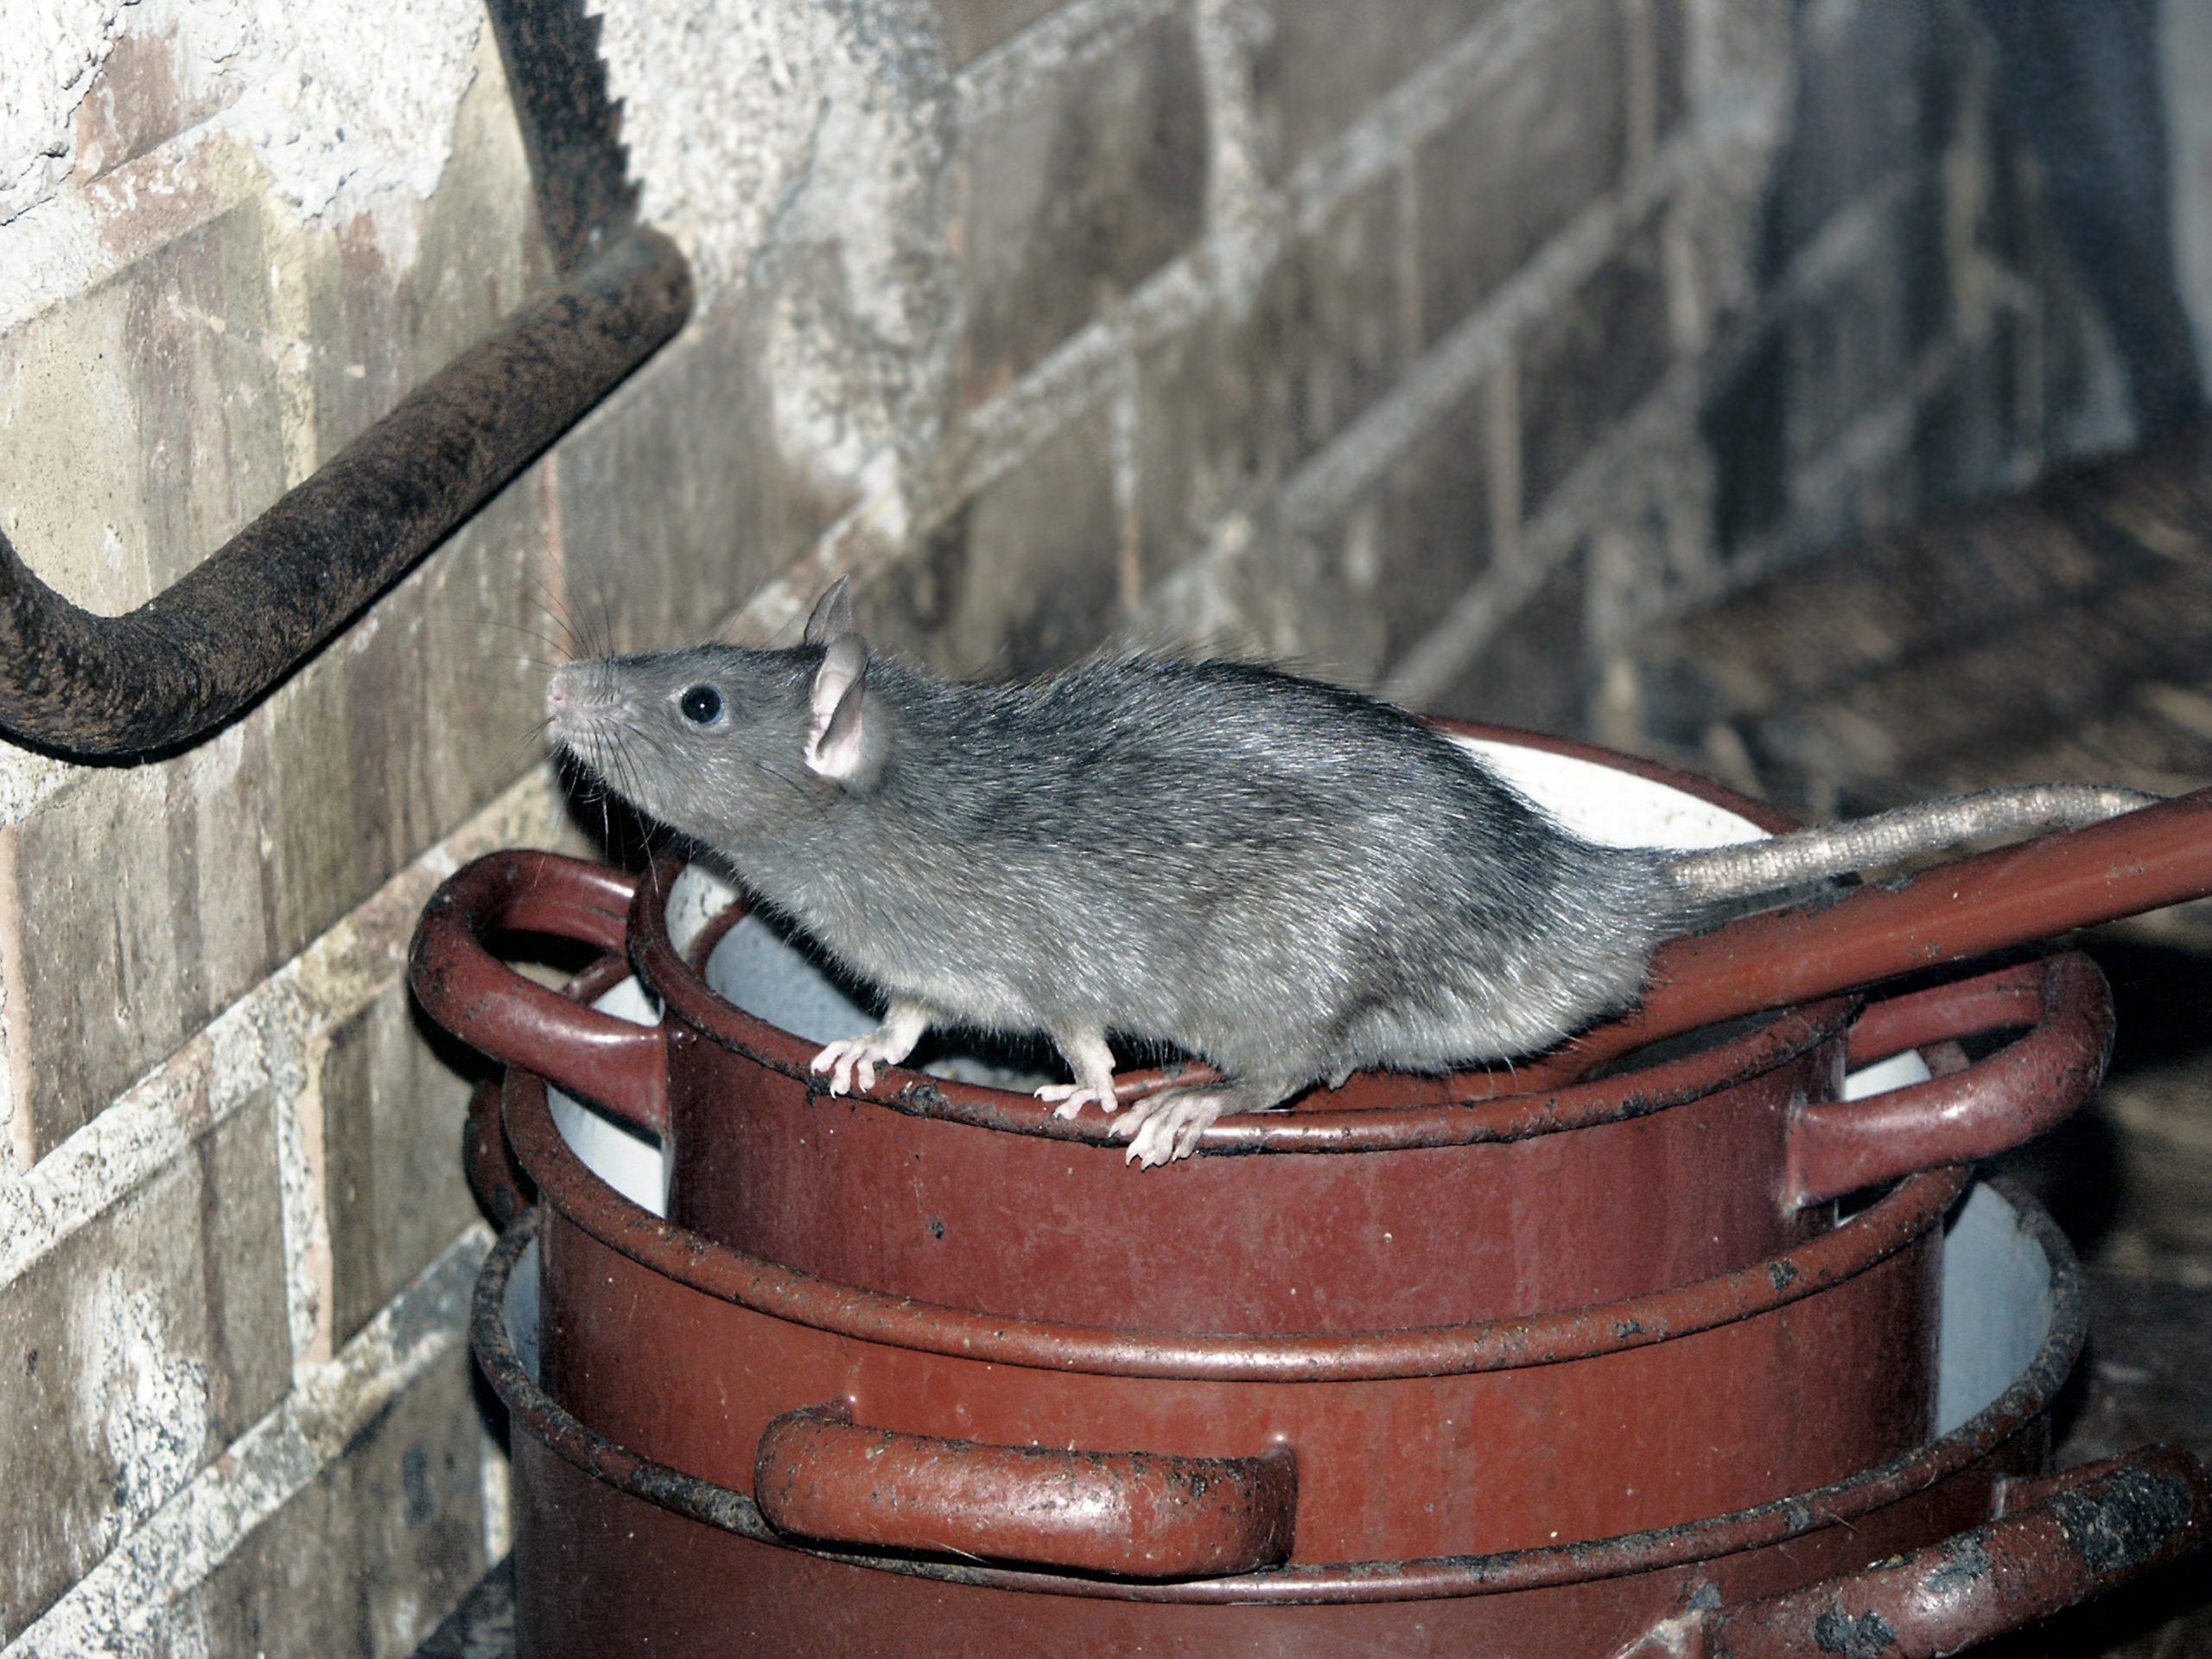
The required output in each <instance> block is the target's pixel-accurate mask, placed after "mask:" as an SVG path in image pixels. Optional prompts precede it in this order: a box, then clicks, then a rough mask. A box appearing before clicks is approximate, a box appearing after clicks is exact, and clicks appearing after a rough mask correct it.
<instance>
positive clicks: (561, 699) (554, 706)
mask: <svg viewBox="0 0 2212 1659" xmlns="http://www.w3.org/2000/svg"><path fill="white" fill-rule="evenodd" d="M575 700H576V681H575V670H574V669H573V668H571V667H569V665H568V664H565V663H564V664H562V665H561V666H560V667H559V668H556V669H555V670H554V671H552V672H551V673H550V674H548V675H547V676H546V677H545V712H546V713H547V714H549V715H551V716H552V717H553V718H554V719H556V720H558V719H560V718H561V716H562V715H565V714H567V713H568V712H569V708H570V706H571V705H572V704H574V703H575Z"/></svg>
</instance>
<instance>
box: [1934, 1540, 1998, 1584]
mask: <svg viewBox="0 0 2212 1659" xmlns="http://www.w3.org/2000/svg"><path fill="white" fill-rule="evenodd" d="M1988 1571H1989V1551H1988V1549H1987V1548H1986V1546H1985V1545H1984V1543H1983V1541H1982V1538H1981V1535H1980V1534H1979V1533H1973V1532H1969V1533H1963V1534H1961V1535H1960V1536H1958V1537H1956V1538H1955V1539H1953V1540H1952V1541H1951V1543H1950V1547H1949V1548H1947V1549H1946V1550H1945V1551H1944V1552H1943V1560H1942V1565H1940V1566H1939V1567H1936V1570H1935V1571H1934V1572H1933V1573H1929V1575H1928V1588H1929V1591H1930V1592H1932V1593H1934V1594H1936V1595H1939V1596H1955V1595H1957V1594H1959V1593H1960V1592H1961V1591H1964V1590H1966V1589H1967V1588H1969V1587H1970V1586H1972V1585H1973V1584H1974V1581H1975V1580H1978V1579H1980V1578H1982V1577H1983V1576H1984V1575H1986V1573H1988Z"/></svg>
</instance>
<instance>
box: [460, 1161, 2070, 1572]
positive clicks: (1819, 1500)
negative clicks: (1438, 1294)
mask: <svg viewBox="0 0 2212 1659" xmlns="http://www.w3.org/2000/svg"><path fill="white" fill-rule="evenodd" d="M1991 1185H1993V1186H1994V1187H1996V1188H1997V1190H1998V1191H1999V1193H2000V1194H2001V1195H2002V1196H2003V1198H2005V1202H2006V1203H2007V1204H2008V1205H2010V1206H2011V1208H2012V1212H2013V1214H2014V1216H2015V1217H2016V1218H2017V1220H2018V1223H2019V1224H2020V1227H2021V1230H2022V1231H2023V1232H2024V1234H2026V1235H2027V1236H2028V1237H2029V1239H2030V1240H2031V1242H2032V1243H2034V1244H2035V1245H2036V1247H2037V1249H2040V1251H2041V1252H2042V1255H2043V1256H2044V1261H2045V1262H2046V1263H2047V1264H2048V1266H2049V1268H2050V1309H2051V1313H2050V1326H2049V1328H2048V1329H2047V1331H2046V1332H2045V1333H2044V1338H2043V1341H2042V1343H2041V1344H2040V1345H2039V1346H2038V1348H2037V1351H2036V1354H2035V1356H2034V1357H2033V1358H2032V1359H2031V1360H2030V1361H2029V1363H2027V1365H2026V1366H2025V1367H2024V1369H2023V1370H2021V1371H2020V1373H2019V1374H2018V1376H2015V1377H2014V1378H2013V1379H2012V1382H2011V1383H2009V1384H2007V1386H2006V1387H2005V1389H2004V1390H2003V1392H2001V1393H2000V1394H1999V1395H1998V1396H1997V1398H1996V1399H1994V1400H1993V1401H1991V1402H1989V1404H1987V1405H1986V1406H1985V1407H1983V1408H1982V1409H1981V1410H1980V1411H1979V1412H1977V1413H1976V1414H1974V1416H1973V1417H1971V1418H1969V1419H1967V1421H1965V1422H1964V1423H1962V1424H1961V1425H1960V1426H1959V1427H1956V1428H1954V1429H1952V1430H1951V1431H1950V1432H1949V1433H1947V1434H1943V1435H1941V1436H1939V1437H1937V1438H1936V1440H1932V1441H1930V1442H1929V1443H1928V1444H1926V1445H1924V1446H1920V1447H1918V1448H1917V1449H1916V1450H1914V1451H1912V1452H1906V1453H1904V1454H1903V1455H1901V1456H1899V1457H1897V1458H1895V1459H1891V1460H1890V1461H1889V1462H1887V1463H1883V1464H1878V1465H1873V1466H1872V1467H1870V1468H1867V1469H1863V1470H1860V1471H1857V1472H1855V1473H1853V1474H1851V1475H1849V1476H1847V1477H1846V1478H1843V1479H1841V1480H1840V1481H1835V1482H1833V1483H1831V1484H1828V1485H1826V1486H1822V1487H1819V1488H1816V1489H1815V1490H1813V1491H1807V1492H1801V1493H1797V1494H1796V1495H1794V1496H1791V1497H1782V1498H1777V1499H1774V1500H1771V1501H1770V1502H1768V1503H1762V1504H1758V1505H1756V1506H1754V1507H1752V1508H1750V1509H1745V1510H1732V1511H1730V1512H1727V1513H1726V1514H1722V1515H1718V1516H1707V1517H1706V1518H1704V1519H1701V1520H1698V1521H1694V1522H1683V1523H1681V1524H1679V1525H1676V1526H1671V1527H1663V1528H1657V1529H1651V1530H1649V1531H1644V1532H1637V1533H1626V1534H1621V1535H1616V1536H1614V1537H1611V1538H1601V1539H1593V1540H1588V1541H1582V1542H1578V1543H1571V1544H1553V1545H1546V1546H1542V1547H1541V1548H1531V1549H1523V1550H1513V1551H1506V1552H1502V1553H1499V1554H1491V1555H1459V1556H1438V1557H1430V1558H1427V1559H1422V1560H1376V1561H1344V1562H1328V1563H1312V1564H1307V1565H1304V1566H1293V1567H1274V1568H1269V1569H1267V1570H1265V1571H1262V1572H1258V1573H1245V1574H1240V1575H1238V1576H1236V1577H1233V1578H1223V1579H1206V1580H1188V1581H1183V1582H1175V1583H1157V1582H1147V1581H1139V1580H1104V1579H1085V1578H1077V1577H1073V1576H1070V1575H1065V1574H1059V1573H1041V1572H1029V1571H1024V1570H1022V1569H1019V1568H1014V1567H984V1566H977V1565H971V1564H969V1563H966V1562H949V1561H930V1560H911V1559H895V1558H889V1557H883V1556H873V1555H865V1554H853V1553H849V1552H844V1551H836V1550H824V1549H812V1548H807V1547H805V1546H804V1545H801V1544H798V1543H796V1542H794V1541H791V1539H789V1538H786V1537H785V1536H784V1535H781V1534H779V1533H778V1532H777V1531H775V1529H772V1527H770V1526H769V1525H768V1523H767V1522H766V1520H765V1519H763V1518H762V1516H761V1515H760V1510H759V1507H758V1506H757V1505H756V1504H755V1503H753V1499H752V1498H751V1497H749V1496H748V1495H747V1494H745V1493H743V1492H740V1491H735V1490H734V1489H732V1488H729V1487H725V1486H720V1485H717V1484H714V1483H713V1482H710V1481H705V1480H702V1479H699V1478H697V1477H696V1476H692V1475H688V1474H686V1473H684V1472H683V1471H681V1470H678V1469H674V1468H671V1467H670V1466H669V1465H665V1464H660V1463H656V1462H654V1461H652V1459H646V1458H643V1457H640V1456H639V1454H638V1453H636V1452H632V1451H631V1450H629V1449H628V1448H627V1447H626V1446H622V1445H620V1443H619V1442H617V1441H614V1440H610V1439H608V1438H607V1436H605V1435H603V1434H601V1433H598V1432H597V1431H596V1430H594V1429H593V1428H592V1427H589V1426H588V1424H585V1423H583V1422H582V1421H579V1420H578V1419H576V1418H575V1416H573V1415H571V1414H569V1412H568V1411H567V1410H566V1409H565V1408H563V1406H562V1405H561V1404H560V1403H559V1402H557V1401H556V1400H554V1399H553V1398H552V1397H551V1396H550V1395H548V1394H547V1393H546V1392H545V1390H544V1389H542V1388H540V1387H539V1386H538V1384H537V1381H536V1380H535V1379H534V1378H532V1377H531V1376H530V1374H529V1372H528V1371H527V1370H526V1369H525V1368H524V1365H523V1363H522V1359H521V1356H520V1354H519V1353H518V1351H517V1350H516V1348H515V1345H514V1339H513V1334H512V1332H510V1331H509V1330H508V1329H507V1325H506V1319H505V1298H506V1289H507V1285H508V1281H509V1279H510V1277H511V1276H512V1273H513V1271H514V1268H515V1267H516V1265H517V1264H518V1262H520V1260H521V1258H522V1255H523V1254H524V1250H525V1249H528V1248H529V1246H530V1245H531V1243H532V1242H533V1241H535V1240H536V1239H537V1236H538V1234H539V1232H540V1230H541V1229H542V1226H543V1219H544V1216H545V1213H546V1211H545V1206H544V1205H542V1204H541V1205H533V1206H532V1207H531V1209H529V1210H528V1211H524V1214H523V1215H522V1217H520V1218H519V1219H518V1220H517V1221H516V1223H515V1224H513V1225H512V1227H510V1228H509V1229H508V1230H507V1231H506V1232H505V1234H504V1235H503V1236H501V1237H500V1239H499V1242H498V1243H496V1244H495V1245H494V1246H493V1249H492V1253H491V1255H489V1257H488V1258H487V1259H486V1262H485V1263H484V1266H483V1268H482V1270H481V1271H480V1274H478V1277H477V1282H476V1294H475V1301H474V1308H473V1310H472V1315H471V1326H472V1344H473V1346H474V1350H475V1352H476V1356H477V1359H478V1362H479V1363H480V1364H481V1365H482V1366H483V1367H484V1370H485V1373H486V1376H487V1377H488V1378H489V1379H490V1381H491V1383H492V1386H493V1389H494V1390H495V1391H496V1392H497V1393H498V1394H499V1398H500V1400H501V1402H503V1403H504V1404H505V1406H506V1408H508V1410H509V1411H510V1412H512V1414H514V1415H515V1417H516V1418H518V1419H519V1420H520V1421H521V1422H522V1423H523V1424H524V1426H525V1427H526V1430H527V1432H528V1433H531V1434H532V1435H534V1436H535V1437H536V1438H537V1440H539V1441H540V1442H541V1443H542V1444H543V1445H544V1446H546V1447H548V1449H550V1451H552V1452H554V1453H555V1454H556V1456H558V1457H561V1458H562V1459H565V1460H566V1461H568V1462H569V1463H571V1464H573V1465H575V1466H576V1467H577V1468H579V1469H581V1470H582V1471H584V1472H585V1473H587V1474H588V1475H590V1476H592V1477H593V1478H595V1479H598V1480H600V1481H602V1482H604V1483H606V1484H610V1485H612V1486H613V1487H615V1488H617V1489H618V1490H620V1491H622V1492H624V1493H626V1495H628V1496H630V1497H636V1498H639V1499H642V1500H643V1501H645V1502H646V1503H652V1504H655V1505H657V1506H658V1507H659V1508H661V1509H664V1510H669V1511H670V1512H671V1513H673V1514H676V1515H678V1516H683V1518H685V1519H687V1520H690V1521H693V1522H698V1523H700V1524H702V1525H705V1526H709V1527H713V1528H716V1529H720V1530H721V1531H725V1532H730V1533H734V1534H736V1535H739V1536H741V1537H744V1538H749V1539H752V1540H753V1541H757V1542H760V1543H766V1544H771V1545H773V1546H775V1547H776V1548H785V1549H798V1550H801V1551H803V1552H804V1553H805V1554H813V1555H817V1556H819V1557H821V1558H823V1559H824V1560H833V1561H839V1562H843V1563H846V1564H849V1565H854V1566H861V1567H869V1568H873V1569H874V1570H877V1571H880V1572H889V1573H906V1574H908V1575H910V1576H914V1577H919V1578H926V1579H934V1580H939V1581H941V1582H946V1583H954V1584H962V1585H972V1586H981V1587H984V1588H990V1589H1001V1590H1014V1591H1022V1592H1033V1593H1046V1594H1054V1595H1071V1596H1087V1597H1091V1598H1096V1599H1115V1600H1127V1601H1168V1602H1185V1603H1201V1604H1213V1605H1224V1604H1227V1605H1288V1604H1300V1603H1350V1602H1379V1601H1408V1600H1419V1599H1437V1598H1442V1597H1448V1596H1466V1595H1488V1594H1492V1593H1496V1592H1503V1591H1512V1590H1534V1589H1541V1588H1547V1587H1550V1586H1560V1585H1566V1584H1573V1583H1580V1582H1585V1581H1588V1580H1599V1579H1608V1578H1618V1577H1621V1576H1624V1575H1625V1574H1630V1573H1644V1572H1649V1571H1653V1570H1656V1569H1659V1568H1664V1567H1680V1566H1683V1565H1687V1564H1689V1563H1692V1562H1696V1561H1700V1560H1711V1559H1713V1558H1715V1557H1719V1556H1725V1555H1732V1554H1739V1553H1742V1552H1745V1551H1748V1550H1752V1549H1759V1548H1766V1547H1768V1546H1770V1545H1773V1544H1777V1543H1780V1542H1783V1541H1787V1540H1789V1539H1792V1538H1796V1537H1800V1536H1802V1535H1806V1534H1808V1533H1812V1532H1815V1531H1818V1530H1821V1529H1824V1528H1827V1527H1830V1526H1835V1525H1848V1524H1850V1523H1851V1522H1853V1521H1854V1520H1855V1519H1856V1518H1857V1517H1859V1516H1862V1515H1865V1514H1867V1513H1868V1512H1870V1511H1872V1510H1876V1509H1878V1508H1881V1507H1883V1506H1885V1505H1886V1504H1889V1503H1896V1502H1897V1501H1899V1500H1900V1499H1903V1498H1905V1497H1910V1496H1912V1495H1913V1494H1915V1493H1916V1492H1919V1491H1924V1490H1926V1489H1927V1488H1929V1487H1930V1486H1933V1485H1935V1484H1937V1483H1938V1482H1940V1481H1942V1480H1945V1479H1948V1478H1950V1477H1952V1476H1954V1475H1956V1474H1959V1473H1960V1472H1961V1471H1965V1470H1967V1469H1968V1468H1969V1467H1971V1466H1972V1465H1974V1464H1977V1463H1979V1462H1980V1461H1981V1460H1983V1459H1987V1458H1989V1457H1991V1456H1992V1455H1993V1454H1994V1453H1996V1452H1998V1451H1999V1449H2000V1448H2002V1447H2003V1446H2005V1444H2006V1443H2007V1442H2008V1441H2010V1440H2013V1439H2014V1438H2015V1437H2017V1436H2018V1435H2019V1434H2020V1433H2022V1432H2023V1431H2024V1430H2025V1429H2026V1428H2027V1427H2029V1426H2030V1425H2031V1424H2032V1423H2033V1422H2034V1421H2036V1420H2037V1418H2038V1417H2040V1416H2041V1415H2042V1414H2043V1413H2044V1411H2045V1410H2046V1409H2047V1408H2048V1407H2049V1406H2050V1401H2051V1398H2052V1396H2053V1395H2055V1394H2056V1392H2057V1390H2058V1389H2059V1387H2060V1385H2061V1384H2062V1383H2063V1382H2064V1381H2065V1379H2066V1376H2067V1375H2068V1373H2069V1372H2070V1371H2071V1370H2073V1367H2074V1363H2075V1360H2076V1359H2077V1358H2078V1357H2079V1356H2080V1354H2081V1351H2082V1344H2083V1342H2084V1339H2085V1338H2086V1335H2087V1330H2088V1315H2087V1310H2086V1306H2085V1299H2084V1294H2083V1287H2082V1275H2081V1269H2080V1267H2079V1265H2078V1263H2077V1262H2075V1257H2074V1253H2073V1250H2072V1249H2071V1248H2070V1247H2069V1245H2068V1243H2067V1242H2066V1239H2065V1237H2064V1236H2063V1234H2062V1233H2060V1231H2059V1230H2058V1228H2057V1226H2056V1224H2055V1223H2054V1222H2053V1221H2052V1220H2051V1219H2050V1215H2049V1214H2048V1213H2047V1212H2046V1211H2044V1208H2043V1207H2042V1206H2041V1205H2038V1204H2037V1203H2036V1202H2035V1201H2034V1200H2033V1199H2032V1198H2028V1197H2027V1196H2026V1195H2025V1194H2024V1193H2023V1192H2020V1191H2019V1190H2018V1188H2017V1187H2015V1186H2013V1185H2012V1184H2011V1183H2010V1182H2006V1181H2001V1180H2000V1181H1996V1182H1993V1183H1991Z"/></svg>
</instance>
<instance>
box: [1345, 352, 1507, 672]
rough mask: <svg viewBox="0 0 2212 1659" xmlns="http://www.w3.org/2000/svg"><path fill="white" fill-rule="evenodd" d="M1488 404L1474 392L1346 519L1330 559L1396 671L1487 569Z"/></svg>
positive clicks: (1484, 391) (1485, 392)
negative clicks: (1370, 617)
mask: <svg viewBox="0 0 2212 1659" xmlns="http://www.w3.org/2000/svg"><path fill="white" fill-rule="evenodd" d="M1490 423H1491V394H1490V387H1489V386H1488V385H1482V386H1478V387H1477V388H1476V390H1475V391H1472V392H1471V393H1470V394H1469V395H1468V396H1467V397H1465V398H1463V399H1461V400H1460V402H1459V404H1457V405H1455V406H1454V407H1453V408H1452V410H1449V411H1448V412H1447V413H1446V415H1445V416H1444V417H1443V418H1442V419H1441V420H1440V421H1439V422H1438V423H1436V426H1435V428H1434V429H1433V430H1432V431H1431V432H1429V433H1428V435H1427V436H1425V437H1423V438H1422V439H1421V442H1418V443H1416V444H1415V445H1414V447H1413V448H1411V449H1409V450H1408V452H1407V453H1406V454H1404V455H1402V456H1401V457H1400V458H1399V460H1398V461H1397V462H1396V464H1395V465H1394V466H1393V467H1391V468H1390V469H1389V472H1388V473H1387V474H1385V475H1384V476H1383V479H1382V480H1381V481H1380V482H1379V483H1378V484H1377V485H1376V486H1375V487H1374V488H1373V489H1372V490H1370V492H1369V493H1367V495H1366V496H1365V497H1364V498H1363V499H1361V500H1360V501H1359V502H1357V504H1355V505H1354V506H1353V508H1352V509H1351V512H1349V513H1348V514H1347V515H1346V516H1345V518H1344V521H1343V523H1342V524H1340V525H1339V526H1338V529H1337V532H1336V538H1335V540H1336V545H1337V548H1338V562H1339V563H1340V564H1341V565H1342V566H1343V568H1344V570H1345V572H1346V573H1347V575H1348V577H1349V579H1350V580H1351V581H1352V582H1354V583H1355V584H1356V586H1357V588H1359V590H1360V591H1362V592H1363V594H1366V595H1367V598H1366V601H1365V602H1366V603H1367V604H1368V605H1370V607H1373V609H1374V610H1375V613H1376V615H1378V616H1379V617H1380V618H1381V619H1382V620H1383V629H1384V632H1383V655H1384V658H1385V660H1386V661H1390V662H1395V661H1396V660H1397V659H1398V658H1401V657H1402V656H1403V655H1404V654H1405V652H1406V650H1407V648H1408V647H1409V646H1410V645H1413V644H1414V642H1415V641H1417V640H1419V639H1421V636H1422V635H1423V634H1425V633H1427V632H1428V631H1429V630H1430V629H1431V628H1433V626H1435V625H1436V623H1437V622H1438V620H1440V617H1441V615H1442V613H1444V611H1446V609H1447V608H1449V607H1450V606H1451V604H1452V601H1454V600H1455V599H1457V598H1458V597H1459V594H1461V593H1462V592H1463V591H1465V588H1467V586H1468V584H1469V583H1471V582H1473V581H1474V579H1475V578H1476V577H1477V576H1478V575H1480V574H1481V573H1482V572H1483V571H1484V569H1486V568H1488V566H1489V564H1490V563H1491V480H1490V474H1489V456H1490V454H1491V447H1492V446H1491V438H1490V431H1489V429H1490Z"/></svg>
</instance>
